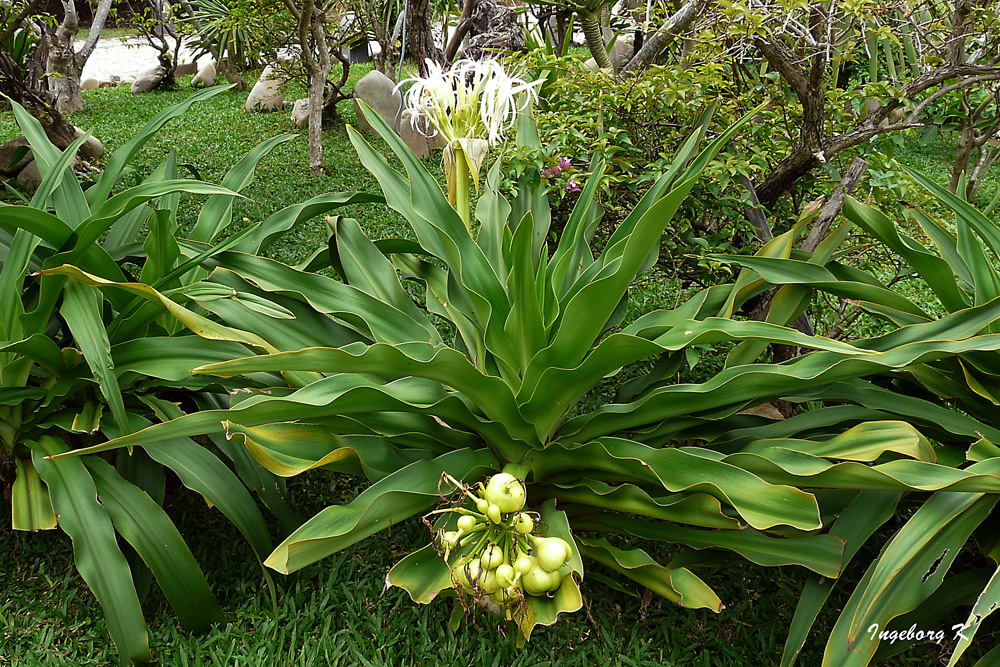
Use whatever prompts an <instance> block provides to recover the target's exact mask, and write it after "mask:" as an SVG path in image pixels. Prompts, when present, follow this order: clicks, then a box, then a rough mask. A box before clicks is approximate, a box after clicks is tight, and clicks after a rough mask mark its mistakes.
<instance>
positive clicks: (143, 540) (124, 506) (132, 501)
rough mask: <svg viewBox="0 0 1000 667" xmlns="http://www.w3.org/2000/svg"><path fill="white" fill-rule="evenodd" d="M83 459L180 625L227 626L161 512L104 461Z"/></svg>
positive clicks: (195, 627)
mask: <svg viewBox="0 0 1000 667" xmlns="http://www.w3.org/2000/svg"><path fill="white" fill-rule="evenodd" d="M83 461H84V464H85V465H86V466H87V469H88V470H89V471H90V474H91V476H92V477H93V479H94V482H95V483H96V485H97V495H98V497H99V498H100V501H101V504H102V505H103V506H104V509H105V510H107V512H108V515H109V516H110V517H111V521H112V522H113V523H114V525H115V530H116V531H117V532H118V534H119V535H121V536H122V537H124V538H125V540H126V541H127V542H128V543H129V544H131V545H132V547H133V548H134V549H135V550H136V552H137V553H138V554H139V556H141V557H142V560H143V562H144V563H145V564H146V565H147V566H148V567H149V569H150V570H151V571H152V573H153V576H155V577H156V583H157V584H158V585H159V586H160V590H162V591H163V594H164V596H166V598H167V601H168V602H170V606H171V608H173V610H174V612H175V613H176V614H177V616H178V618H180V620H181V623H183V624H184V625H185V626H186V627H187V628H188V629H189V630H192V631H194V632H204V631H206V630H208V629H209V628H210V627H211V625H212V623H219V622H224V621H225V620H226V615H225V614H223V613H222V609H221V608H220V607H219V603H218V602H217V601H216V600H215V596H214V595H212V592H211V591H210V590H209V588H208V582H207V581H206V580H205V575H204V573H202V571H201V567H199V565H198V561H196V560H195V558H194V556H193V555H192V554H191V550H190V549H188V546H187V544H185V542H184V538H182V537H181V534H180V533H179V532H178V531H177V528H176V527H175V526H174V524H173V522H172V521H171V520H170V518H169V517H168V516H167V515H166V513H165V512H164V511H163V509H162V508H161V507H160V506H159V505H157V504H156V503H155V502H154V501H153V500H152V499H151V498H150V497H149V496H148V495H146V493H145V492H143V491H142V490H141V489H139V488H138V487H136V486H133V485H132V484H129V483H128V482H126V481H125V480H124V479H123V478H122V477H121V476H120V475H119V474H118V472H117V471H116V470H115V469H114V468H112V467H111V466H110V465H109V464H108V463H106V462H105V461H103V460H101V459H99V458H96V457H90V458H86V459H83Z"/></svg>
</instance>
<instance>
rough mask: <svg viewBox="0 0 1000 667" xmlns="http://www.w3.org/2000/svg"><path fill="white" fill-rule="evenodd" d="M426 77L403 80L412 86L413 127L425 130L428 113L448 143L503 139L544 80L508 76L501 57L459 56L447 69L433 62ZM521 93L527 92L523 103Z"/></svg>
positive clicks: (408, 95)
mask: <svg viewBox="0 0 1000 667" xmlns="http://www.w3.org/2000/svg"><path fill="white" fill-rule="evenodd" d="M425 62H426V65H427V76H426V77H414V78H412V79H407V80H405V81H401V82H400V83H399V84H398V85H397V86H396V88H397V90H398V89H399V88H401V87H402V86H403V85H404V84H407V83H412V84H413V85H412V86H411V87H410V88H409V89H408V90H407V92H406V105H407V107H409V108H410V109H412V110H413V111H414V113H412V114H411V115H410V122H411V123H412V125H413V127H415V128H418V129H420V130H421V131H423V132H424V133H425V134H426V133H427V130H428V128H421V127H420V123H421V117H422V116H424V117H426V119H427V120H429V121H430V123H431V125H433V127H434V130H435V132H437V133H440V134H442V135H443V136H444V138H445V139H447V140H448V141H449V142H451V141H454V140H456V139H484V140H486V141H487V142H488V143H489V144H490V145H491V146H495V145H497V144H499V143H500V142H502V141H503V139H504V132H505V131H506V130H508V129H509V128H510V127H511V125H513V124H514V122H515V121H516V120H517V113H518V112H519V111H521V110H522V109H524V107H525V106H527V105H528V104H529V103H530V102H531V101H532V100H535V101H537V100H538V93H537V92H536V90H535V89H536V88H537V87H538V86H539V85H541V83H542V80H541V79H540V80H538V81H532V82H527V81H525V80H524V79H522V78H520V77H519V76H516V75H514V76H512V75H508V74H507V72H506V71H504V68H503V66H502V65H501V64H500V63H499V62H497V61H496V60H494V59H492V58H489V59H486V60H468V59H464V60H459V61H457V62H455V63H454V64H453V65H452V67H451V69H449V70H448V71H444V70H443V69H442V68H441V66H440V65H438V64H436V63H435V62H433V61H431V60H427V61H425ZM521 93H527V94H526V95H525V96H524V98H523V99H522V100H521V101H520V104H519V101H518V96H519V95H520V94H521Z"/></svg>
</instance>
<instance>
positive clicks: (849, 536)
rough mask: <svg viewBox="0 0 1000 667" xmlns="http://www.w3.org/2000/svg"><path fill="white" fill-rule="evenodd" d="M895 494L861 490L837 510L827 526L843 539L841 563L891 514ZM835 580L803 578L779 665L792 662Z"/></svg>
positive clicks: (785, 665)
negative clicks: (804, 583) (803, 581)
mask: <svg viewBox="0 0 1000 667" xmlns="http://www.w3.org/2000/svg"><path fill="white" fill-rule="evenodd" d="M899 498H900V494H899V492H896V491H861V492H860V493H858V495H857V496H856V497H855V498H854V500H853V501H851V504H850V505H848V506H847V508H846V509H845V510H844V511H843V512H841V513H840V515H839V516H838V517H837V520H836V521H834V523H833V526H832V527H831V528H830V535H832V536H834V537H839V538H842V539H843V540H844V567H847V564H848V563H850V561H851V559H852V558H854V555H855V554H856V553H857V552H858V550H859V549H860V548H861V547H862V545H864V543H865V542H867V541H868V538H870V537H871V536H872V534H874V532H875V531H876V530H878V529H879V527H880V526H881V525H882V524H884V523H885V522H886V521H888V520H889V519H890V518H891V517H892V515H893V513H894V512H895V511H896V505H897V504H898V503H899ZM836 583H837V582H836V579H830V578H826V577H821V576H819V575H812V576H810V577H809V579H808V580H807V581H806V585H805V588H803V589H802V595H800V596H799V602H798V604H797V605H796V606H795V615H794V616H793V617H792V624H791V626H789V628H788V637H787V638H786V639H785V648H784V651H782V654H781V665H780V667H791V666H792V665H793V664H794V663H795V661H796V659H797V658H798V656H799V653H800V652H801V651H802V647H803V646H804V645H805V642H806V639H807V638H808V636H809V631H810V630H811V629H812V626H813V623H814V622H815V621H816V617H817V616H818V615H819V612H820V610H821V609H822V608H823V605H824V604H825V603H826V600H827V598H829V597H830V593H831V592H832V591H833V587H834V585H835V584H836Z"/></svg>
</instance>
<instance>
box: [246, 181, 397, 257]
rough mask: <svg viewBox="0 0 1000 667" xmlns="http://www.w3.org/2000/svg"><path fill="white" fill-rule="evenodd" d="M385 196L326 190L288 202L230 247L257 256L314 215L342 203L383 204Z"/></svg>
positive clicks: (342, 204)
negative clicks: (288, 203)
mask: <svg viewBox="0 0 1000 667" xmlns="http://www.w3.org/2000/svg"><path fill="white" fill-rule="evenodd" d="M384 203H385V197H383V196H381V195H372V194H365V193H361V192H329V193H326V194H321V195H317V196H315V197H313V198H312V199H308V200H306V201H304V202H300V203H298V204H291V205H289V206H286V207H285V208H283V209H281V210H280V211H277V212H275V213H272V214H271V215H270V216H268V217H267V218H266V219H265V220H264V222H262V223H260V225H259V226H258V227H257V228H256V229H255V230H254V231H253V232H251V233H250V234H249V235H248V236H247V237H246V238H244V239H242V240H241V241H240V242H239V243H238V244H237V245H236V246H235V247H234V248H233V250H234V251H236V252H243V253H247V254H250V255H258V254H260V253H261V252H263V251H264V250H266V249H267V248H268V247H269V246H270V245H271V243H273V242H274V241H275V240H276V239H277V238H278V237H279V236H280V235H281V234H283V233H284V232H286V231H288V230H289V229H292V228H293V227H294V226H295V225H297V224H299V223H300V222H304V221H306V220H308V219H310V218H314V217H316V216H317V215H322V214H324V213H327V212H328V211H332V210H334V209H337V208H340V207H342V206H351V205H354V204H384Z"/></svg>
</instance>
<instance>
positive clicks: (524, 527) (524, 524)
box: [514, 512, 535, 535]
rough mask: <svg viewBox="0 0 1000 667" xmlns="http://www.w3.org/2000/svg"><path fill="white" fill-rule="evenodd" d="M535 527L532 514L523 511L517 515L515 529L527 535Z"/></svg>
mask: <svg viewBox="0 0 1000 667" xmlns="http://www.w3.org/2000/svg"><path fill="white" fill-rule="evenodd" d="M534 529H535V522H534V521H533V520H532V519H531V517H530V516H528V515H527V514H525V513H524V512H521V513H520V514H518V515H517V520H516V521H514V530H516V531H517V532H519V533H521V534H522V535H527V534H528V533H530V532H531V531H532V530H534Z"/></svg>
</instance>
